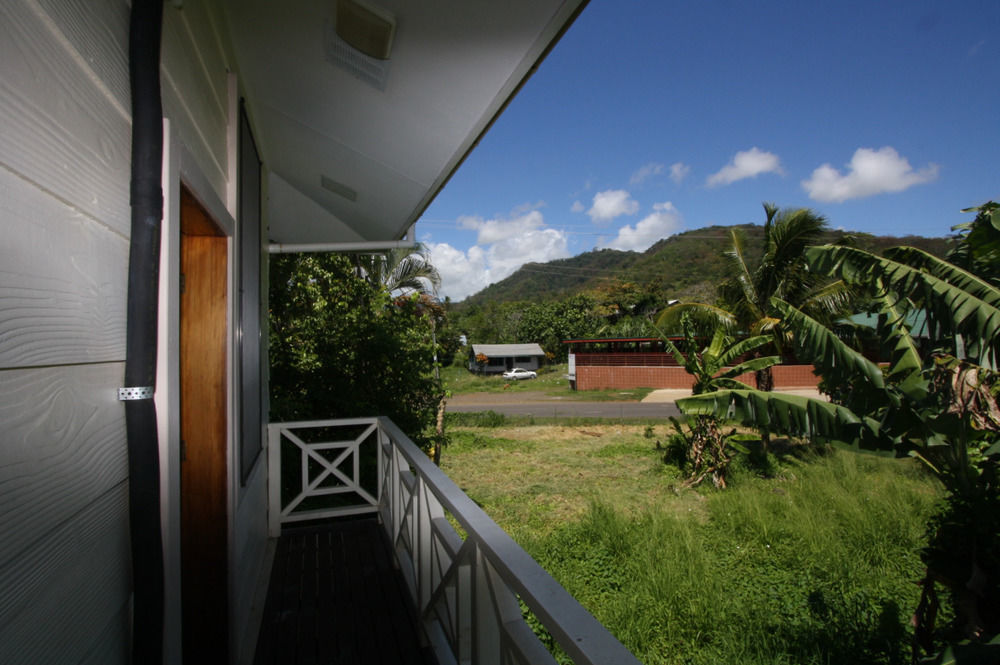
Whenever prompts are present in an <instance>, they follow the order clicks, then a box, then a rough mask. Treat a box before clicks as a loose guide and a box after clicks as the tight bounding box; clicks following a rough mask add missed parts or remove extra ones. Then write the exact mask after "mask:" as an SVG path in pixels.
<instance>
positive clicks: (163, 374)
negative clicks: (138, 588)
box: [154, 118, 237, 665]
mask: <svg viewBox="0 0 1000 665" xmlns="http://www.w3.org/2000/svg"><path fill="white" fill-rule="evenodd" d="M163 138H164V147H163V199H164V207H163V224H162V227H161V241H160V284H159V302H160V307H159V326H158V337H157V377H156V390H155V393H154V402H155V404H156V411H157V428H158V434H159V436H158V438H159V446H160V511H161V523H162V525H163V526H162V532H163V549H164V573H165V575H164V663H167V664H169V665H175V664H176V665H180V664H181V663H182V662H183V643H182V597H181V517H180V502H181V487H180V479H181V470H180V459H181V423H180V355H179V352H180V281H181V280H180V243H181V210H180V209H181V205H180V201H181V188H182V186H183V187H185V188H186V189H187V190H188V191H189V192H190V193H191V194H192V195H193V196H194V198H195V199H197V201H198V202H199V203H200V204H201V205H202V206H203V207H204V209H205V210H206V211H207V213H208V214H209V216H210V217H211V218H212V220H213V221H214V222H215V223H216V224H217V225H218V226H219V228H220V229H221V230H222V232H223V233H224V235H225V236H226V238H227V264H228V269H227V273H228V275H227V303H228V305H227V315H226V377H227V381H226V383H227V389H226V390H227V394H226V417H227V422H228V423H229V427H227V441H226V447H227V451H228V453H227V454H228V458H229V462H228V463H227V522H228V523H229V525H230V534H229V552H228V555H227V558H228V561H229V563H230V566H229V568H230V570H229V579H228V586H229V590H230V594H229V597H230V599H231V598H232V584H233V580H232V560H233V543H232V527H231V525H232V524H233V511H234V507H233V506H234V501H235V497H234V496H233V487H234V485H233V482H234V481H233V465H232V462H231V460H232V451H233V447H234V440H235V439H234V438H233V437H234V436H235V433H234V431H233V430H234V428H233V427H232V423H233V422H235V421H234V418H235V410H236V407H235V403H234V387H235V386H236V385H237V384H236V382H235V377H234V370H233V361H232V359H233V358H234V357H235V355H234V354H235V352H236V349H235V341H234V335H233V322H234V321H235V320H236V312H235V310H234V298H233V288H234V287H233V266H234V263H233V262H234V246H233V238H234V235H235V230H236V220H235V216H234V211H231V210H230V209H229V205H228V204H227V203H226V202H223V201H222V200H221V199H220V198H219V196H218V195H217V194H216V190H215V186H214V185H213V183H212V182H211V181H210V180H209V179H208V178H207V177H206V176H205V174H204V172H203V171H202V170H201V167H200V166H199V164H198V161H197V160H196V159H195V158H194V156H193V155H192V153H191V152H190V150H189V149H188V148H187V147H186V146H185V145H184V143H183V142H182V139H181V137H180V136H179V132H178V131H177V129H175V128H174V127H173V125H172V123H171V121H170V119H169V118H164V121H163ZM229 198H232V197H229ZM229 612H230V616H229V617H228V622H229V624H230V625H231V624H232V621H231V619H232V603H230V607H229ZM230 646H231V647H232V644H231V645H230ZM231 655H235V653H233V652H232V649H231Z"/></svg>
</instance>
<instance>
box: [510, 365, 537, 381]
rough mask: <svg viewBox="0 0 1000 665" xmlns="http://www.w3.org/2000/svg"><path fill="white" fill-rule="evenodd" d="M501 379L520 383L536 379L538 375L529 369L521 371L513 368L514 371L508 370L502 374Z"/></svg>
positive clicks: (518, 368)
mask: <svg viewBox="0 0 1000 665" xmlns="http://www.w3.org/2000/svg"><path fill="white" fill-rule="evenodd" d="M503 378H505V379H510V380H512V381H520V380H521V379H537V378H538V375H537V374H535V373H534V372H532V371H531V370H530V369H521V368H520V367H515V368H514V369H510V370H507V371H506V372H504V373H503Z"/></svg>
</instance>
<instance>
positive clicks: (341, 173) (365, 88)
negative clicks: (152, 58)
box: [227, 0, 584, 243]
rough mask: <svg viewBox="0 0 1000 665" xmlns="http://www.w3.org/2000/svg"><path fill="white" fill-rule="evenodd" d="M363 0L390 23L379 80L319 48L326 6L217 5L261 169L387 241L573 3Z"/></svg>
mask: <svg viewBox="0 0 1000 665" xmlns="http://www.w3.org/2000/svg"><path fill="white" fill-rule="evenodd" d="M368 2H369V4H373V5H377V6H378V7H380V8H382V9H384V10H385V11H387V12H389V13H390V14H392V15H393V16H394V18H395V21H396V34H395V39H394V43H393V48H392V54H391V57H390V59H389V60H388V61H386V62H385V63H383V64H384V65H385V75H384V84H383V85H381V86H376V85H372V84H371V83H369V82H367V81H363V80H361V79H359V78H358V77H356V76H355V74H353V73H352V72H350V71H348V69H346V68H345V67H343V66H342V65H340V64H337V63H336V61H335V59H334V58H332V57H331V56H330V48H329V44H330V40H331V36H330V35H331V33H332V31H333V26H334V25H335V9H336V0H323V1H320V0H285V1H283V2H275V1H274V0H238V1H237V0H227V17H228V20H229V22H230V32H231V36H232V41H233V45H234V49H235V50H236V55H237V60H238V63H239V69H240V76H241V80H242V82H243V86H244V89H245V91H246V94H247V97H248V101H249V108H250V113H251V114H252V116H253V119H254V127H255V128H256V131H257V133H258V136H257V141H258V143H259V144H260V146H261V152H262V154H263V155H264V157H265V160H266V164H265V166H266V167H267V168H268V169H270V170H271V171H272V172H273V173H274V174H276V175H277V176H279V177H280V178H281V179H282V180H283V181H284V182H286V183H287V184H288V185H289V186H290V187H291V188H292V189H294V190H295V191H297V192H299V193H300V194H301V195H303V196H305V197H307V198H309V199H310V200H311V201H312V202H314V203H315V204H316V205H317V206H319V207H320V208H321V209H323V210H325V211H326V212H328V213H329V215H331V216H332V218H334V219H337V220H339V221H340V222H342V223H343V224H344V225H346V227H348V228H350V229H351V230H353V232H354V233H355V234H356V235H357V236H359V237H361V238H363V239H364V240H393V239H396V238H399V237H401V236H402V235H403V234H404V233H405V232H406V230H407V229H408V228H409V227H410V226H411V225H412V224H413V222H414V221H415V220H416V219H417V217H419V215H420V214H421V213H422V212H423V210H424V208H425V207H426V206H427V205H428V204H429V203H430V201H431V199H432V198H433V197H434V196H435V195H436V194H437V192H438V191H439V190H440V188H441V187H442V186H443V185H444V183H445V182H446V181H447V179H448V177H449V176H450V174H451V173H452V172H453V171H454V169H455V168H456V167H457V166H458V164H459V163H460V162H461V160H462V159H464V157H465V155H466V154H467V153H468V151H469V150H470V149H471V148H472V146H473V145H474V144H475V141H476V140H477V139H478V137H479V136H480V135H481V134H482V132H483V131H484V130H485V129H486V128H487V127H488V126H489V124H490V123H491V122H492V120H493V118H494V117H495V116H496V115H497V114H498V113H499V112H500V110H501V109H502V108H503V106H504V105H505V104H506V103H507V101H508V100H509V99H510V97H511V96H512V95H513V94H514V93H515V92H516V90H517V88H518V86H519V85H520V84H521V83H522V82H523V81H524V80H525V78H526V77H527V76H528V75H529V74H530V71H531V69H532V67H533V66H535V65H536V64H537V62H538V61H539V60H540V58H541V57H542V56H543V54H544V53H545V52H546V50H547V49H548V48H549V47H550V46H551V45H552V44H553V42H554V41H555V40H556V39H557V38H558V36H559V35H560V34H561V32H562V30H564V29H565V28H566V26H567V25H568V24H569V22H570V21H572V19H573V17H574V16H575V14H576V12H577V11H579V9H580V7H581V6H582V4H583V2H584V0H508V1H507V2H496V1H492V0H421V1H419V2H418V1H415V0H368ZM323 177H327V178H330V179H332V180H334V181H336V182H337V183H340V184H342V185H344V186H346V187H347V188H349V189H350V190H353V191H354V192H356V193H357V196H356V200H354V201H351V200H349V199H348V198H345V197H344V196H340V195H338V194H335V193H333V192H332V191H330V190H329V189H328V188H324V187H323V186H322V185H321V181H322V178H323ZM336 188H337V187H335V188H334V189H336ZM338 227H339V228H338ZM343 230H344V229H343V227H340V226H339V225H336V224H330V225H326V224H311V223H308V224H307V223H298V222H296V220H295V216H294V215H287V214H276V211H274V210H272V216H271V236H272V238H271V239H272V240H274V241H278V242H296V243H303V242H317V243H320V242H338V241H342V240H344V238H341V237H339V236H338V235H337V234H341V235H343Z"/></svg>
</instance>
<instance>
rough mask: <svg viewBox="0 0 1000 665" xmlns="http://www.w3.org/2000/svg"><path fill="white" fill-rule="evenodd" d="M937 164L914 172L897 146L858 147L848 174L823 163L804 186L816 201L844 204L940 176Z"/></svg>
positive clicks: (908, 186)
mask: <svg viewBox="0 0 1000 665" xmlns="http://www.w3.org/2000/svg"><path fill="white" fill-rule="evenodd" d="M937 175H938V166H937V164H928V165H927V166H926V167H924V168H923V169H921V170H919V171H914V170H913V167H912V166H910V162H908V161H907V160H906V158H905V157H901V156H900V155H899V153H898V152H896V151H895V149H893V148H891V147H889V146H885V147H883V148H879V149H878V150H872V149H871V148H858V149H857V150H855V151H854V156H853V157H851V161H850V163H849V164H848V165H847V173H844V174H841V172H840V171H838V170H837V169H835V168H834V167H833V166H831V165H830V164H823V165H822V166H820V167H819V168H817V169H816V170H815V171H813V172H812V176H810V178H809V179H808V180H803V181H802V187H803V188H804V189H805V190H806V191H807V192H808V193H809V198H811V199H813V200H814V201H823V202H833V203H843V202H844V201H847V200H848V199H860V198H863V197H866V196H874V195H875V194H884V193H886V192H901V191H903V190H904V189H908V188H910V187H913V186H914V185H922V184H924V183H926V182H930V181H931V180H934V179H935V178H937Z"/></svg>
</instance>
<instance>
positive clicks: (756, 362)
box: [657, 316, 781, 395]
mask: <svg viewBox="0 0 1000 665" xmlns="http://www.w3.org/2000/svg"><path fill="white" fill-rule="evenodd" d="M681 327H682V329H683V331H684V341H683V342H682V343H681V344H682V345H683V346H684V349H683V350H681V349H680V348H678V346H677V345H676V344H674V343H673V341H672V340H671V339H670V338H669V337H668V336H667V335H665V334H663V331H661V330H659V329H658V328H657V332H659V334H660V338H661V339H662V340H663V343H664V345H665V346H666V348H667V351H669V352H670V353H671V354H672V355H673V356H674V359H675V360H676V361H677V364H678V365H680V366H681V367H683V368H684V369H685V371H687V373H688V374H690V375H692V376H693V377H694V385H693V387H692V389H691V392H692V394H694V395H698V394H701V393H704V392H709V391H712V390H721V389H724V388H735V389H742V388H746V387H747V386H746V384H745V383H741V382H739V381H737V380H736V377H738V376H740V375H741V374H748V373H750V372H759V371H761V370H764V369H766V368H768V367H773V366H774V365H777V364H779V363H780V362H781V358H780V357H779V356H762V357H758V358H749V359H747V360H743V361H740V362H737V361H738V360H739V359H740V358H741V357H744V356H746V355H748V354H750V353H752V352H753V351H755V350H757V349H759V348H760V347H762V346H765V345H767V344H768V343H770V341H771V338H770V337H769V336H767V335H757V336H755V337H748V338H746V339H742V340H734V339H733V338H732V337H730V336H729V335H728V334H727V333H726V331H725V330H723V329H722V328H716V330H715V333H714V334H713V335H712V339H711V341H710V342H709V343H708V345H707V346H701V340H700V339H699V338H698V337H697V336H696V334H695V330H694V326H693V324H692V321H691V319H690V318H688V317H687V316H684V317H682V319H681ZM699 347H701V348H699Z"/></svg>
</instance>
